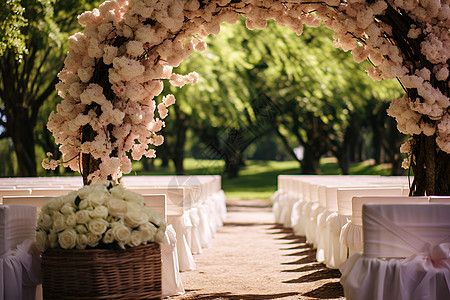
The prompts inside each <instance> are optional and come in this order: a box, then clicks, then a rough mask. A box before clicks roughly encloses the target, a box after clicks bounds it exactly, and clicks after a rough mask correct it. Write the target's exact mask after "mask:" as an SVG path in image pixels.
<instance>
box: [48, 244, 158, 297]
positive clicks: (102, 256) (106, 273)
mask: <svg viewBox="0 0 450 300" xmlns="http://www.w3.org/2000/svg"><path fill="white" fill-rule="evenodd" d="M41 264H42V276H43V282H42V287H43V296H44V299H48V300H50V299H52V300H53V299H55V300H56V299H58V300H65V299H160V298H161V249H160V245H159V244H158V243H150V244H147V245H140V246H137V247H133V248H129V249H126V250H103V249H89V250H75V249H74V250H66V249H48V250H46V251H45V252H44V253H43V254H42V263H41Z"/></svg>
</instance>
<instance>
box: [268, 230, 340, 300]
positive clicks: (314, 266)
mask: <svg viewBox="0 0 450 300" xmlns="http://www.w3.org/2000/svg"><path fill="white" fill-rule="evenodd" d="M268 234H270V235H272V237H273V239H275V240H276V241H278V242H279V243H280V244H281V245H282V247H280V251H282V252H283V254H282V255H283V256H284V257H289V258H292V260H289V261H287V262H283V263H282V265H283V266H284V267H289V268H288V269H284V270H282V272H286V273H289V274H292V275H293V276H295V277H294V278H292V279H290V280H286V281H283V283H286V284H289V283H308V282H315V283H317V285H314V286H317V287H316V288H314V289H312V290H310V291H307V292H306V293H303V294H302V296H306V297H311V298H312V299H342V298H343V297H344V290H343V288H342V285H341V284H340V283H339V278H340V276H341V273H340V272H339V270H335V269H329V268H327V267H326V266H325V265H324V264H323V263H319V262H317V261H316V249H314V248H313V246H312V245H311V244H308V243H307V242H306V238H305V237H304V236H296V235H295V234H294V232H293V231H292V229H291V228H286V227H284V226H282V225H280V224H276V225H274V226H272V227H270V228H269V229H268ZM293 266H295V268H290V267H293ZM330 280H332V281H331V282H330ZM321 281H326V282H324V283H321Z"/></svg>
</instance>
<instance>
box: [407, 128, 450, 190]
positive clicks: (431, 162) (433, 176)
mask: <svg viewBox="0 0 450 300" xmlns="http://www.w3.org/2000/svg"><path fill="white" fill-rule="evenodd" d="M411 146H412V157H411V168H412V170H413V172H414V181H413V183H412V186H411V190H410V195H411V196H424V195H428V196H431V195H437V196H450V154H449V153H446V152H444V151H442V150H440V149H439V148H438V147H437V145H436V136H435V135H433V136H426V135H424V134H420V135H414V136H413V142H412V145H411Z"/></svg>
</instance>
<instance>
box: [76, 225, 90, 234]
mask: <svg viewBox="0 0 450 300" xmlns="http://www.w3.org/2000/svg"><path fill="white" fill-rule="evenodd" d="M75 230H76V231H77V232H78V233H88V230H87V228H86V226H84V225H77V226H76V227H75Z"/></svg>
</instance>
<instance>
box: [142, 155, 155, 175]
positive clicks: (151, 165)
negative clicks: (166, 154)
mask: <svg viewBox="0 0 450 300" xmlns="http://www.w3.org/2000/svg"><path fill="white" fill-rule="evenodd" d="M141 161H142V169H143V170H144V171H146V172H151V171H154V170H155V160H154V159H153V158H143V159H142V160H141Z"/></svg>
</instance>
